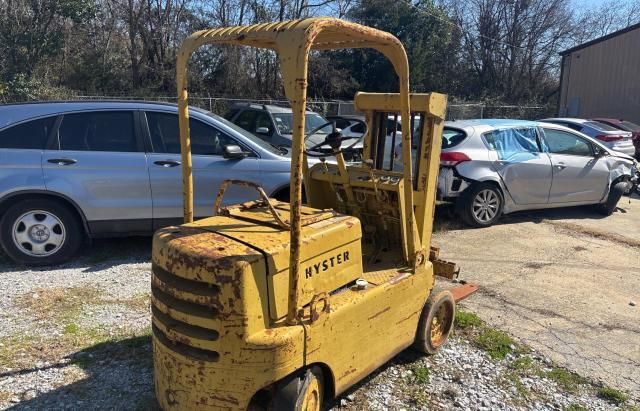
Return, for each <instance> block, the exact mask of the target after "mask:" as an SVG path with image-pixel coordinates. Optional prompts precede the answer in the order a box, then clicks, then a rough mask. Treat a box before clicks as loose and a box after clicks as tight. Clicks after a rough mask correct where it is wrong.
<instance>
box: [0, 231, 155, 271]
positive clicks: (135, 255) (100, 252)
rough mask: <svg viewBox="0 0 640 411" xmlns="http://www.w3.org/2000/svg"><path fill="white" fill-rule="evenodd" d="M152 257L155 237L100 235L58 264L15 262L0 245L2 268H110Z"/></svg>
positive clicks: (15, 269) (147, 259)
mask: <svg viewBox="0 0 640 411" xmlns="http://www.w3.org/2000/svg"><path fill="white" fill-rule="evenodd" d="M150 261H151V237H123V238H108V239H96V240H93V241H92V242H91V243H87V244H84V245H83V246H82V248H81V249H80V252H79V253H78V255H76V256H75V257H73V258H72V259H71V260H69V261H68V262H66V263H63V264H58V265H55V266H25V265H22V264H18V263H15V262H13V261H11V259H10V258H9V257H8V256H7V255H6V254H5V253H4V252H3V251H2V250H1V249H0V271H19V270H25V269H28V270H33V271H50V270H53V269H73V268H80V269H83V271H85V272H94V271H99V270H104V269H108V268H110V267H114V266H117V265H120V264H131V263H146V262H150Z"/></svg>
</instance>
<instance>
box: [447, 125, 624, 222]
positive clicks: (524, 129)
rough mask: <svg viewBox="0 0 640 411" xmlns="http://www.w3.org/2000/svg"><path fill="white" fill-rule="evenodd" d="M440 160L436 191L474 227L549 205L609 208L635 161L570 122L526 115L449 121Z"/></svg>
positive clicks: (619, 193) (608, 213)
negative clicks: (532, 118) (526, 118)
mask: <svg viewBox="0 0 640 411" xmlns="http://www.w3.org/2000/svg"><path fill="white" fill-rule="evenodd" d="M440 165H441V168H440V175H439V178H438V199H440V200H444V201H451V202H455V204H456V210H457V212H458V213H459V214H460V216H461V217H462V219H463V220H464V221H465V222H466V223H467V224H468V225H471V226H475V227H486V226H490V225H492V224H494V223H495V222H496V221H498V219H499V218H500V216H501V215H503V214H509V213H513V212H516V211H522V210H536V209H544V208H556V207H568V206H580V205H591V204H593V205H595V206H597V208H598V209H599V210H600V211H601V212H602V213H603V214H605V215H610V214H611V213H612V212H613V211H614V210H615V208H616V205H617V203H618V200H620V198H621V197H622V195H623V194H624V193H626V192H628V191H629V190H630V189H631V187H632V176H635V170H636V166H637V164H636V163H635V161H634V159H633V158H632V157H631V156H629V155H626V154H622V153H620V152H617V151H614V150H612V149H609V148H607V147H606V146H604V145H603V144H601V143H600V142H598V141H597V140H595V139H593V138H591V137H588V136H586V135H584V134H582V133H580V132H577V131H575V130H572V129H570V128H568V127H564V126H561V125H558V124H552V123H544V122H533V121H523V120H461V121H448V122H446V123H445V128H444V132H443V137H442V154H441V160H440Z"/></svg>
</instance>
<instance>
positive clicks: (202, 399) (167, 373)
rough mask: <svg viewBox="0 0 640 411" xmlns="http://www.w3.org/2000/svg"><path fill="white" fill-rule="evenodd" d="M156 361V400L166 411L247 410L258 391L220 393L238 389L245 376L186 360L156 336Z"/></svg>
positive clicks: (154, 349) (154, 347)
mask: <svg viewBox="0 0 640 411" xmlns="http://www.w3.org/2000/svg"><path fill="white" fill-rule="evenodd" d="M153 359H154V377H153V378H154V385H155V391H156V398H157V400H158V404H159V405H160V408H162V409H163V410H165V411H166V410H183V409H191V408H192V409H198V410H246V409H247V407H248V405H249V402H250V401H251V396H252V395H253V394H254V393H255V392H256V391H257V390H258V389H259V388H255V389H254V387H245V388H246V390H244V391H241V392H234V391H222V390H220V387H234V386H236V387H237V386H239V384H240V382H242V381H243V378H242V377H243V376H240V375H238V372H237V371H235V370H228V369H221V368H217V367H215V366H212V365H210V364H208V363H206V362H204V361H197V360H194V359H192V358H187V357H184V356H182V355H181V354H179V353H177V352H175V351H173V350H171V349H170V348H168V347H167V346H165V345H164V344H163V343H162V342H161V341H160V339H159V338H157V337H156V335H154V336H153ZM238 368H241V367H238ZM244 381H246V380H244Z"/></svg>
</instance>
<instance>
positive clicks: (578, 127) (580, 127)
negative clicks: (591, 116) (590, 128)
mask: <svg viewBox="0 0 640 411" xmlns="http://www.w3.org/2000/svg"><path fill="white" fill-rule="evenodd" d="M559 124H561V125H563V126H565V127H569V128H570V129H572V130H575V131H582V130H584V127H583V125H582V124H574V123H559Z"/></svg>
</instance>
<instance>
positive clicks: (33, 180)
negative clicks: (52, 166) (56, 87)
mask: <svg viewBox="0 0 640 411" xmlns="http://www.w3.org/2000/svg"><path fill="white" fill-rule="evenodd" d="M56 117H57V116H53V117H46V118H39V119H35V120H30V121H27V122H24V123H21V124H17V125H12V126H10V127H7V128H5V129H4V130H2V131H0V196H4V195H5V194H9V193H11V192H13V191H19V190H33V189H35V190H44V189H45V186H44V179H43V177H42V150H43V149H44V147H45V144H46V141H47V137H48V136H49V134H50V133H51V131H52V128H53V125H54V123H55V120H56Z"/></svg>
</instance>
